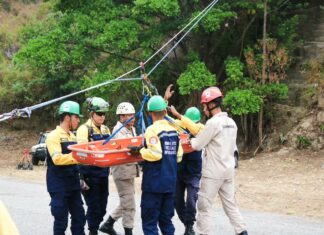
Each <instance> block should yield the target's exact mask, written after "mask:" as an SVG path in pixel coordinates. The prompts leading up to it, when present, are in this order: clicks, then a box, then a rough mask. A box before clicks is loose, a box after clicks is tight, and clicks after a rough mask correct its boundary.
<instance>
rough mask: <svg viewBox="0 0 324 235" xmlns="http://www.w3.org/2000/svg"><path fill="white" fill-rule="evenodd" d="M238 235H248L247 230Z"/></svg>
mask: <svg viewBox="0 0 324 235" xmlns="http://www.w3.org/2000/svg"><path fill="white" fill-rule="evenodd" d="M238 235H248V232H247V231H246V230H245V231H243V232H241V233H239V234H238Z"/></svg>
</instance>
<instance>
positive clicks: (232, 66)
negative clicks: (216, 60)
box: [225, 57, 244, 87]
mask: <svg viewBox="0 0 324 235" xmlns="http://www.w3.org/2000/svg"><path fill="white" fill-rule="evenodd" d="M243 67H244V65H243V63H242V62H241V61H240V60H239V59H238V58H234V57H228V58H227V59H226V60H225V71H226V75H227V79H226V81H225V85H229V86H230V87H238V86H239V85H240V84H242V82H243Z"/></svg>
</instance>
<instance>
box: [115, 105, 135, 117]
mask: <svg viewBox="0 0 324 235" xmlns="http://www.w3.org/2000/svg"><path fill="white" fill-rule="evenodd" d="M116 114H117V115H119V114H135V108H134V106H133V105H132V104H131V103H128V102H123V103H120V104H119V105H118V106H117V110H116Z"/></svg>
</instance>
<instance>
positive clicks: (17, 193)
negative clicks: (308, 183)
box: [0, 177, 324, 235]
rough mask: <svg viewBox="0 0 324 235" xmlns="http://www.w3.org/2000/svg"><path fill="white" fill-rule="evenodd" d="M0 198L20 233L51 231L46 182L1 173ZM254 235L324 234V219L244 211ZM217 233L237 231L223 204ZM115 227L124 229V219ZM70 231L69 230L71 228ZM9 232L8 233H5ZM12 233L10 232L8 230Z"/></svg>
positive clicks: (45, 234)
mask: <svg viewBox="0 0 324 235" xmlns="http://www.w3.org/2000/svg"><path fill="white" fill-rule="evenodd" d="M0 200H1V201H3V203H4V204H5V205H6V207H7V208H8V210H9V213H10V214H11V216H12V217H13V219H14V221H15V223H16V225H17V227H18V229H19V230H20V232H21V235H50V234H52V222H53V219H52V216H51V214H50V210H49V206H48V204H49V201H50V199H49V195H48V193H47V192H46V186H45V184H43V183H33V182H23V181H21V180H18V179H12V178H3V177H0ZM139 201H140V196H139V195H138V196H137V198H136V202H137V213H136V219H135V220H136V222H135V229H134V234H135V235H141V234H142V232H141V220H140V215H139V213H138V211H139V206H138V205H139ZM108 204H109V205H108V211H109V212H111V211H112V209H113V208H114V207H116V205H117V204H118V196H117V194H116V193H112V194H111V195H110V196H109V203H108ZM242 214H243V216H244V218H245V219H246V221H247V224H248V227H249V234H252V235H269V234H271V235H296V234H298V235H324V221H316V220H308V219H304V218H297V217H290V216H282V215H274V214H266V213H255V212H249V211H242ZM214 216H215V225H214V226H215V229H214V231H215V233H214V234H215V235H231V234H234V231H233V229H232V227H231V225H230V224H229V222H228V219H227V218H226V216H225V215H224V213H223V211H222V210H221V209H220V208H216V206H215V208H214ZM173 220H174V224H175V226H176V235H180V234H183V232H184V228H183V226H182V224H181V223H180V222H179V219H178V218H177V216H175V217H174V219H173ZM116 228H117V229H118V230H119V231H122V225H121V222H120V221H118V222H117V226H116ZM67 234H70V232H69V231H68V232H67ZM5 235H7V234H5ZM8 235H9V234H8Z"/></svg>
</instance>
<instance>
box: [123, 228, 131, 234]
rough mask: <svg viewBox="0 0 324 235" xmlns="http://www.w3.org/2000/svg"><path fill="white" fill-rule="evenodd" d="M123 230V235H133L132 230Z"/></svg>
mask: <svg viewBox="0 0 324 235" xmlns="http://www.w3.org/2000/svg"><path fill="white" fill-rule="evenodd" d="M124 229H125V235H133V229H132V228H124Z"/></svg>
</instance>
